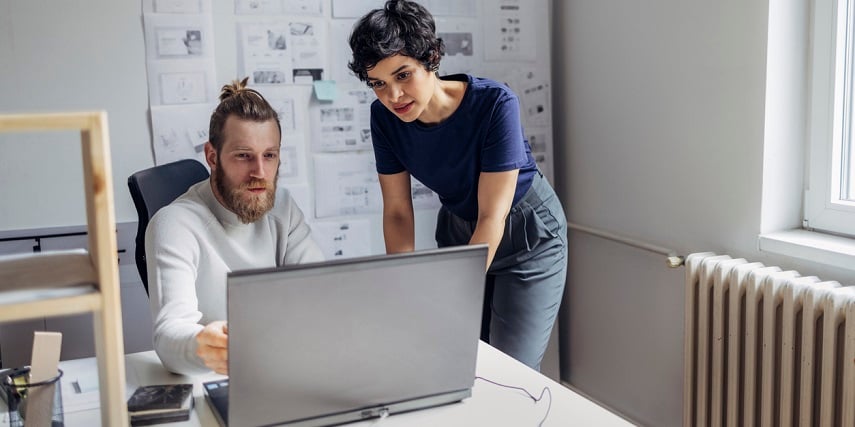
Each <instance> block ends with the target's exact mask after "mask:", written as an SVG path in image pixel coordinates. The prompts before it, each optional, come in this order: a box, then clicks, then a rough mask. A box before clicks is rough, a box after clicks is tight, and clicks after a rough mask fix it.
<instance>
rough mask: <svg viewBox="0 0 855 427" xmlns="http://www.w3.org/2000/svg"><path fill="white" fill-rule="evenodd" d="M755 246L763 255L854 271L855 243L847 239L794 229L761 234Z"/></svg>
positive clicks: (854, 240) (853, 240)
mask: <svg viewBox="0 0 855 427" xmlns="http://www.w3.org/2000/svg"><path fill="white" fill-rule="evenodd" d="M758 243H759V248H760V250H761V251H763V252H770V253H774V254H778V255H785V256H790V257H794V258H800V259H804V260H808V261H812V262H816V263H819V264H825V265H831V266H834V267H839V268H844V269H847V270H853V269H855V239H852V238H849V237H841V236H834V235H831V234H824V233H818V232H815V231H807V230H801V229H795V230H783V231H776V232H773V233H767V234H761V235H760V237H759V242H758Z"/></svg>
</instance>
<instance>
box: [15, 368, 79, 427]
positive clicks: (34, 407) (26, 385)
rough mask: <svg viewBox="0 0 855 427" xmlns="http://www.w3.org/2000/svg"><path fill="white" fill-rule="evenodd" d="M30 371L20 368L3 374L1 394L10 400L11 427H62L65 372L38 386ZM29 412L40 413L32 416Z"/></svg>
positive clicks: (58, 370)
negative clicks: (63, 378)
mask: <svg viewBox="0 0 855 427" xmlns="http://www.w3.org/2000/svg"><path fill="white" fill-rule="evenodd" d="M29 377H30V368H29V367H24V368H16V369H11V370H9V371H6V372H3V373H0V393H2V397H3V400H5V401H6V408H7V411H8V420H3V421H8V423H9V424H8V425H9V426H10V427H23V426H24V423H25V420H26V419H27V417H28V416H29V417H30V422H28V423H27V427H30V426H31V425H32V427H43V426H48V425H49V426H51V427H58V426H62V425H64V423H63V416H62V390H61V387H60V384H61V383H60V378H62V370H61V369H57V374H56V376H55V377H51V378H48V379H47V380H44V381H39V382H35V383H30V382H29ZM28 411H38V413H30V412H28Z"/></svg>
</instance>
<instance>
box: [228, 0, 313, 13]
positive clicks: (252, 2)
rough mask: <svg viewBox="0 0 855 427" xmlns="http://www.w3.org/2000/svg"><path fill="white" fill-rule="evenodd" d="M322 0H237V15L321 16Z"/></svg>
mask: <svg viewBox="0 0 855 427" xmlns="http://www.w3.org/2000/svg"><path fill="white" fill-rule="evenodd" d="M322 11H323V6H322V3H321V0H235V15H282V14H285V15H309V16H320V15H321V13H322Z"/></svg>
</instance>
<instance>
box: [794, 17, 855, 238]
mask: <svg viewBox="0 0 855 427" xmlns="http://www.w3.org/2000/svg"><path fill="white" fill-rule="evenodd" d="M813 5H814V8H813V19H812V22H811V30H810V33H811V36H812V37H811V43H810V48H811V51H810V66H811V73H810V81H809V87H810V110H809V117H808V132H809V134H808V150H809V156H808V162H807V164H806V166H807V174H806V177H805V178H806V183H805V184H806V185H805V193H804V194H805V197H804V220H803V227H804V228H805V229H807V230H817V231H823V232H828V233H835V234H844V235H849V236H855V202H851V201H846V200H842V199H841V198H840V197H839V195H840V184H841V181H840V176H841V175H840V174H841V157H840V156H841V144H842V140H843V135H844V131H843V130H844V127H847V128H849V131H848V133H849V134H850V135H852V136H851V138H852V139H851V141H852V142H851V143H850V144H855V133H853V123H850V122H849V120H846V121H844V118H845V116H846V115H845V114H843V111H842V108H836V106H840V105H843V103H844V97H845V95H844V91H849V93H850V97H849V99H848V106H849V107H850V108H851V107H853V106H855V96H852V95H855V94H853V87H852V85H853V84H855V73H853V69H855V68H853V60H854V59H855V43H853V45H852V47H851V52H850V54H849V57H848V58H847V57H846V55H845V53H846V52H845V48H846V43H845V40H844V43H839V40H838V37H837V28H846V25H847V20H848V21H849V22H850V23H851V22H853V20H852V16H851V15H852V13H853V10H852V9H855V0H815V1H814V2H813ZM847 6H848V7H847ZM841 11H842V12H843V13H840V12H841ZM852 31H855V28H850V32H852ZM847 37H848V39H849V40H850V43H852V42H853V41H855V34H849V35H844V38H847ZM847 75H848V76H849V79H848V83H849V85H850V86H846V83H847V81H846V80H847V79H846V76H847ZM838 88H843V89H841V90H837V89H838ZM849 115H850V116H851V115H852V114H851V113H850V114H849ZM852 148H855V145H853V146H852ZM852 184H855V183H852Z"/></svg>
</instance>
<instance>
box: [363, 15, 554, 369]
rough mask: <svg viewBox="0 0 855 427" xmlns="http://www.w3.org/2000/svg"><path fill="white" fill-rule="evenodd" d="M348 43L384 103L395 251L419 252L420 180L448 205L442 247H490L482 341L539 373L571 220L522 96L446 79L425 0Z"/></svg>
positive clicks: (375, 119)
mask: <svg viewBox="0 0 855 427" xmlns="http://www.w3.org/2000/svg"><path fill="white" fill-rule="evenodd" d="M350 47H351V49H352V50H353V61H352V62H351V63H350V64H348V66H349V67H350V69H351V70H352V71H353V72H354V73H355V74H356V75H357V76H358V77H359V79H360V80H362V81H364V82H366V83H367V84H368V87H370V88H372V89H373V90H374V92H375V94H376V95H377V98H378V100H377V101H376V102H374V104H372V106H371V135H372V139H373V144H374V155H375V158H376V160H377V172H378V173H379V176H380V187H381V190H382V193H383V234H384V239H385V243H386V251H387V252H388V253H396V252H404V251H412V250H413V249H414V246H415V237H414V219H413V204H412V197H411V193H410V176H411V175H412V176H414V177H415V178H416V179H418V180H419V181H421V182H422V183H423V184H425V185H426V186H427V187H429V188H430V189H431V190H433V191H434V192H436V193H437V194H438V195H439V199H440V201H441V202H442V207H441V208H440V211H439V214H438V216H437V228H436V241H437V244H438V245H439V246H440V247H444V246H452V245H465V244H474V243H487V245H488V247H489V249H488V256H487V293H486V296H485V307H484V314H485V316H484V324H483V325H482V339H484V340H485V341H488V342H489V343H490V344H491V345H493V346H494V347H496V348H498V349H500V350H502V351H504V352H505V353H507V354H509V355H511V356H512V357H514V358H516V359H517V360H519V361H521V362H523V363H525V364H526V365H528V366H531V367H532V368H534V369H538V370H539V369H540V362H541V359H542V358H543V353H544V352H545V351H546V346H547V344H548V342H549V335H550V332H551V330H552V325H553V323H554V321H555V316H556V314H557V313H558V307H559V304H560V303H561V297H562V294H563V291H564V281H565V277H566V274H567V223H566V219H565V218H564V211H563V208H562V207H561V203H560V201H559V200H558V198H557V196H556V195H555V192H554V191H553V190H552V187H551V186H550V185H549V183H548V182H547V181H546V180H545V179H544V178H543V175H542V174H541V173H540V172H539V171H538V170H537V166H536V164H535V162H534V159H533V157H532V156H531V147H530V146H529V144H528V142H527V141H526V139H525V134H524V132H523V129H522V123H521V122H520V113H519V100H518V98H517V96H516V95H515V94H514V93H513V92H511V91H510V89H508V88H507V87H506V86H504V85H502V84H500V83H497V82H495V81H492V80H488V79H483V78H478V77H473V76H468V75H451V76H443V77H439V76H438V74H437V72H436V71H437V70H438V69H439V62H440V59H441V57H442V54H443V53H444V45H443V42H442V39H439V38H437V37H436V26H435V24H434V20H433V17H432V16H431V14H430V12H428V11H427V10H426V9H425V8H424V7H422V6H421V5H419V4H417V3H415V2H410V1H399V0H390V1H388V2H386V5H385V7H384V8H383V9H376V10H373V11H371V12H369V13H368V14H367V15H365V16H364V17H362V19H361V20H360V21H359V22H358V23H357V24H356V26H355V27H354V29H353V33H352V34H351V36H350Z"/></svg>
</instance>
